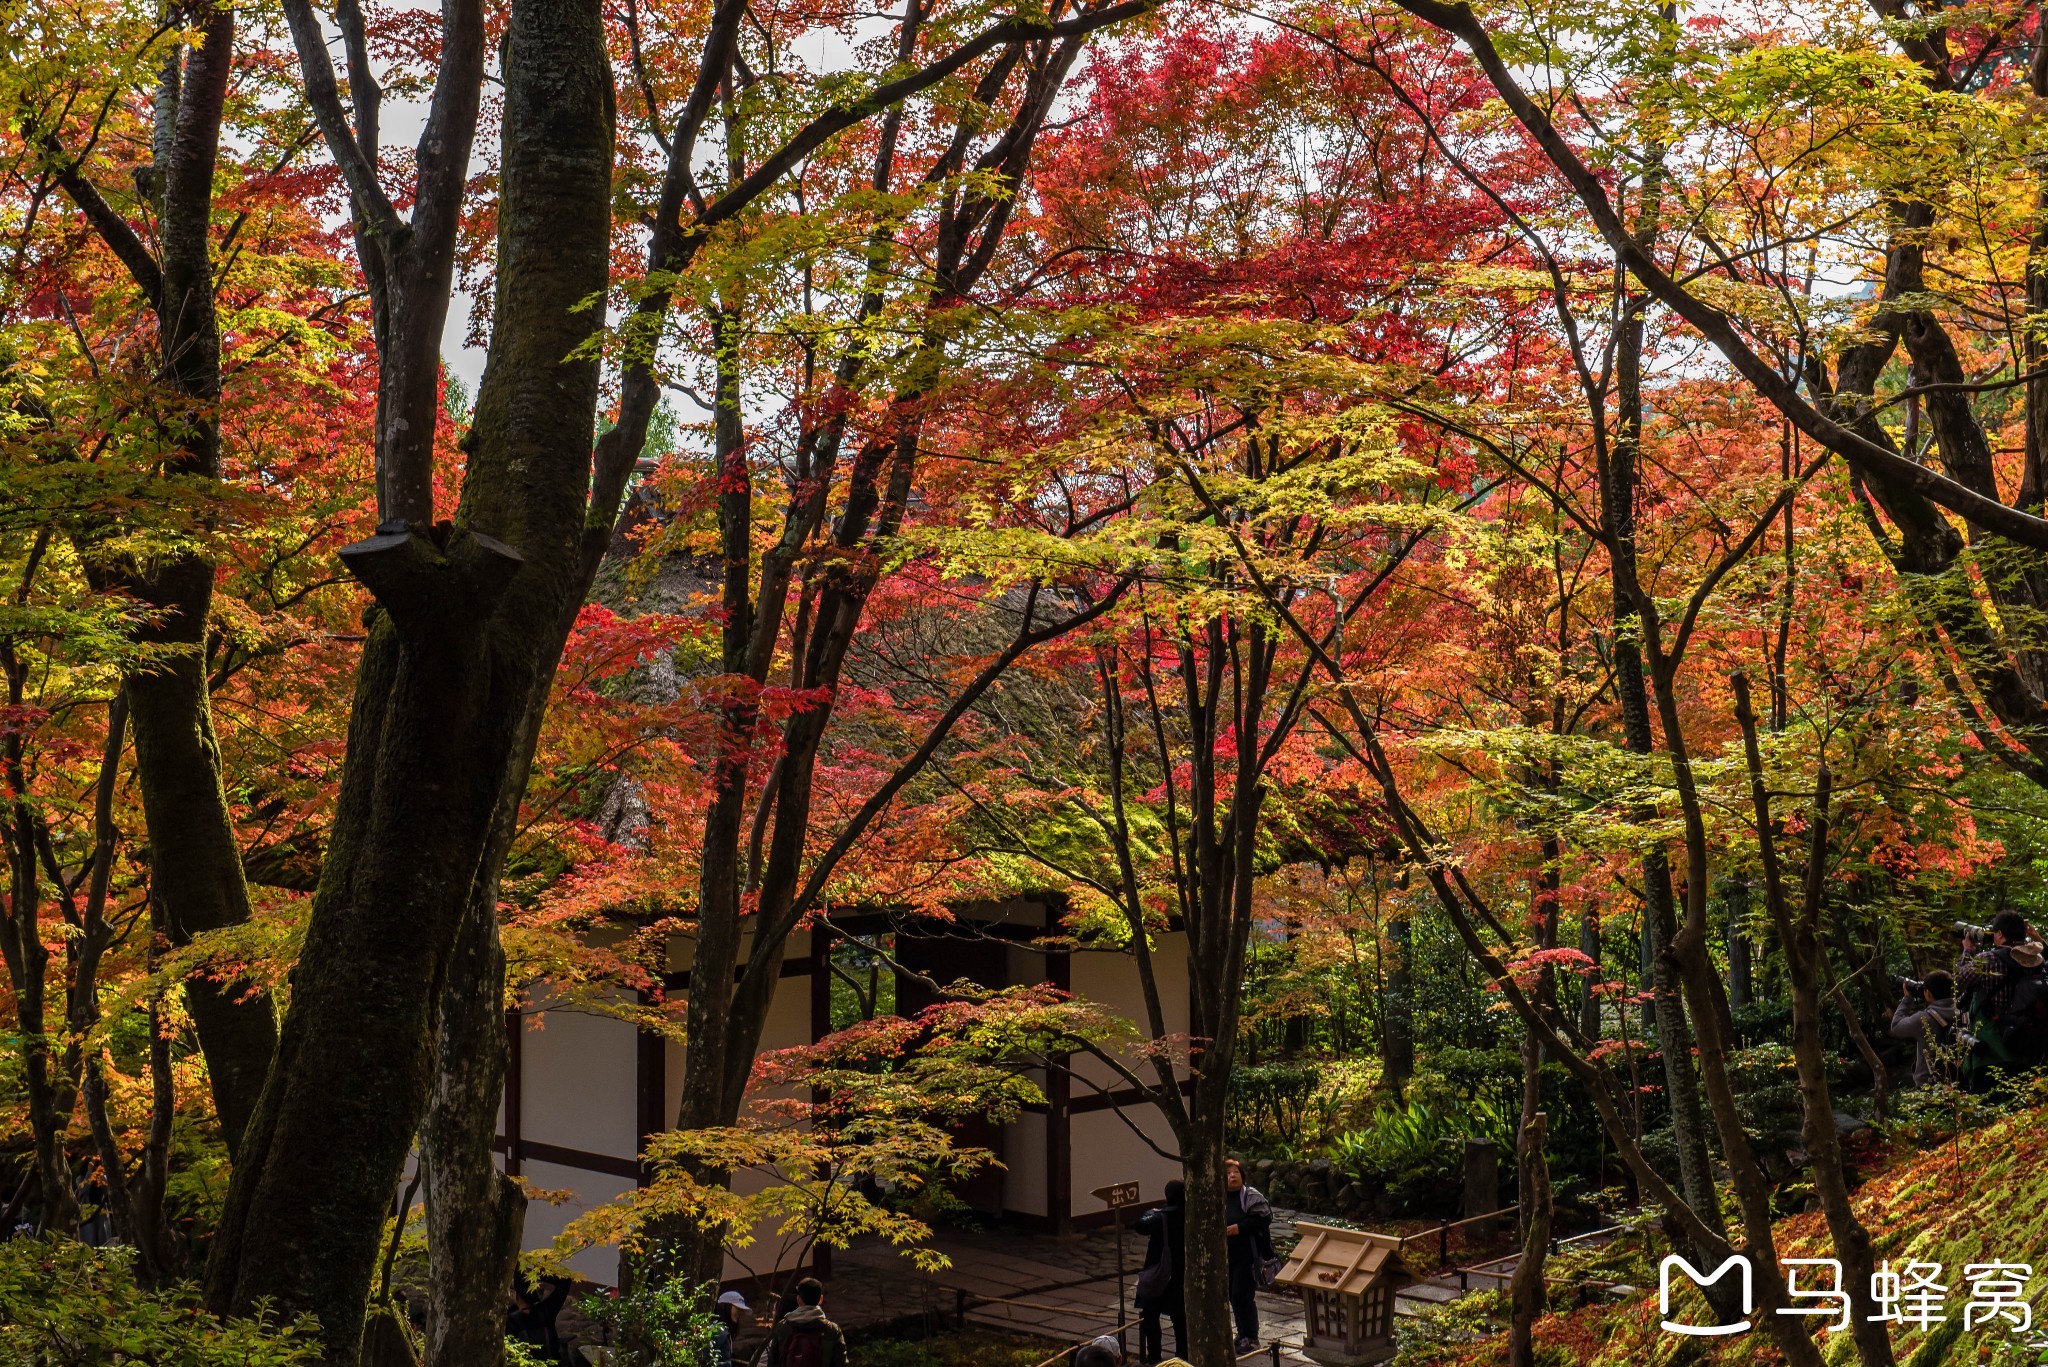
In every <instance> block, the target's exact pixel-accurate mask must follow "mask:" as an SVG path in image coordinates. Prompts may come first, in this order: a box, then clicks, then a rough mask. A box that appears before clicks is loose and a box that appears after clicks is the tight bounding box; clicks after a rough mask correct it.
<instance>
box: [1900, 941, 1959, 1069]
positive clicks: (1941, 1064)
mask: <svg viewBox="0 0 2048 1367" xmlns="http://www.w3.org/2000/svg"><path fill="white" fill-rule="evenodd" d="M1891 1034H1892V1038H1893V1039H1909V1040H1911V1041H1913V1085H1914V1086H1915V1087H1926V1086H1929V1085H1931V1084H1933V1083H1936V1082H1954V1081H1955V1080H1956V1067H1955V1062H1956V1060H1955V1054H1956V1004H1955V986H1954V983H1953V981H1952V980H1951V979H1950V977H1949V975H1948V974H1946V973H1943V972H1941V971H1940V970H1938V969H1937V970H1936V971H1934V972H1932V973H1930V974H1928V975H1927V978H1926V981H1924V982H1923V981H1920V980H1919V979H1916V978H1901V979H1899V1004H1898V1006H1897V1007H1896V1008H1894V1010H1893V1011H1892V1026H1891Z"/></svg>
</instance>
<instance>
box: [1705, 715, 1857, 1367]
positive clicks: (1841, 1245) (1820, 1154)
mask: <svg viewBox="0 0 2048 1367" xmlns="http://www.w3.org/2000/svg"><path fill="white" fill-rule="evenodd" d="M1735 706H1736V720H1737V721H1738V722H1739V723H1740V724H1741V727H1742V736H1743V748H1744V754H1745V758H1746V760H1747V761H1748V766H1749V784H1750V801H1751V805H1752V807H1753V808H1754V810H1755V813H1756V823H1757V842H1758V850H1759V853H1760V855H1761V857H1762V861H1763V872H1764V897H1765V901H1766V904H1767V905H1768V906H1769V908H1770V912H1771V920H1772V921H1773V923H1774V924H1775V925H1776V927H1777V930H1778V936H1779V939H1780V940H1781V941H1782V942H1783V945H1784V949H1785V976H1786V979H1787V981H1788V983H1789V984H1790V987H1791V993H1792V1058H1793V1062H1794V1065H1795V1066H1796V1068H1797V1070H1798V1075H1799V1101H1800V1126H1799V1132H1800V1139H1801V1141H1802V1142H1803V1143H1804V1144H1805V1146H1806V1157H1807V1162H1808V1164H1809V1165H1810V1166H1811V1168H1812V1171H1813V1186H1814V1192H1815V1194H1816V1195H1818V1196H1819V1197H1820V1203H1821V1210H1822V1211H1823V1212H1824V1213H1825V1215H1826V1217H1827V1223H1828V1233H1829V1235H1830V1236H1831V1237H1832V1238H1833V1240H1834V1245H1835V1256H1836V1258H1837V1259H1839V1260H1840V1263H1841V1276H1842V1289H1843V1290H1845V1291H1847V1292H1848V1293H1849V1301H1850V1307H1851V1313H1852V1327H1851V1333H1852V1334H1853V1335H1854V1337H1855V1340H1856V1352H1857V1356H1858V1358H1859V1359H1860V1360H1861V1361H1862V1362H1863V1364H1864V1367H1892V1363H1893V1360H1894V1359H1893V1356H1892V1347H1891V1338H1890V1336H1889V1335H1888V1334H1887V1333H1886V1332H1885V1326H1884V1324H1883V1323H1882V1322H1879V1321H1878V1320H1877V1319H1876V1315H1875V1311H1876V1306H1875V1304H1874V1302H1873V1301H1872V1300H1871V1296H1870V1277H1871V1273H1872V1272H1873V1271H1875V1270H1876V1258H1875V1254H1874V1252H1873V1250H1872V1247H1871V1242H1870V1231H1869V1230H1867V1229H1865V1228H1864V1227H1863V1222H1862V1221H1861V1220H1860V1219H1858V1218H1857V1216H1856V1210H1855V1206H1854V1203H1853V1201H1852V1200H1851V1197H1850V1194H1849V1184H1848V1180H1847V1177H1846V1175H1845V1173H1844V1172H1843V1168H1842V1148H1841V1143H1840V1140H1839V1137H1838V1136H1837V1135H1836V1133H1835V1106H1834V1099H1833V1097H1832V1096H1831V1095H1830V1093H1829V1089H1828V1077H1827V1050H1826V1048H1825V1046H1824V1045H1823V1044H1822V1042H1821V1033H1820V1021H1821V991H1822V988H1821V981H1820V955H1821V954H1822V953H1823V952H1824V951H1823V950H1822V948H1821V944H1820V936H1819V925H1820V914H1821V908H1822V905H1823V903H1824V902H1825V900H1826V889H1827V867H1826V866H1827V858H1828V804H1829V798H1830V788H1831V779H1830V776H1829V773H1828V769H1827V765H1826V764H1825V762H1823V763H1822V765H1821V768H1820V772H1819V774H1818V780H1819V781H1818V784H1817V785H1816V791H1815V795H1814V802H1813V812H1812V816H1811V825H1810V838H1809V844H1808V848H1807V858H1806V879H1805V899H1804V900H1805V905H1804V906H1803V907H1802V908H1801V909H1800V912H1799V914H1798V916H1797V917H1796V919H1795V917H1794V915H1793V913H1792V910H1791V908H1790V906H1789V905H1788V901H1787V898H1786V896H1785V888H1784V877H1783V874H1782V873H1781V872H1780V868H1779V861H1778V855H1777V833H1776V830H1775V828H1774V826H1773V824H1772V819H1771V810H1770V798H1769V795H1768V791H1767V789H1766V788H1765V786H1764V769H1763V756H1762V751H1761V749H1760V747H1759V745H1758V743H1757V731H1756V717H1755V714H1754V713H1753V712H1752V711H1751V709H1750V700H1749V682H1748V680H1747V679H1745V678H1743V677H1742V676H1741V675H1737V676H1736V678H1735Z"/></svg>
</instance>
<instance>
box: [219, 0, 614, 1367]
mask: <svg viewBox="0 0 2048 1367" xmlns="http://www.w3.org/2000/svg"><path fill="white" fill-rule="evenodd" d="M503 66H504V81H505V112H504V156H503V161H502V165H503V172H502V185H503V191H502V197H501V200H500V206H499V247H498V294H497V304H496V315H495V316H496V328H495V331H494V333H493V336H492V341H491V354H490V361H489V363H488V366H487V368H486V370H485V374H484V379H483V383H482V385H481V387H480V391H479V395H478V401H477V408H476V415H475V419H474V422H473V425H472V427H471V431H470V438H469V456H470V459H469V462H468V468H467V471H466V474H465V479H464V484H463V493H462V502H461V506H460V507H459V508H458V510H457V515H456V519H455V522H454V524H453V525H452V526H449V525H447V524H443V525H441V526H438V527H436V528H434V529H433V531H432V534H431V535H429V534H427V529H426V528H423V527H414V526H402V525H399V524H386V525H385V527H384V528H382V529H380V534H379V535H378V536H376V537H373V538H371V539H370V540H368V541H365V542H361V543H358V544H357V545H356V546H353V547H350V548H349V550H348V551H347V552H346V553H345V559H346V562H347V563H348V565H349V568H350V569H351V571H352V572H353V573H355V574H356V575H357V577H358V578H360V579H361V580H363V582H364V583H365V584H366V585H368V586H369V588H370V590H371V592H372V593H373V594H374V595H375V597H376V599H377V607H376V608H375V609H374V610H373V611H372V613H371V614H370V616H371V626H370V632H369V639H368V641H367V642H366V643H365V645H364V650H363V664H362V668H361V672H360V674H359V677H358V683H357V689H356V696H355V702H354V707H353V710H352V712H351V718H350V727H349V748H348V755H349V760H348V765H347V768H346V770H345V772H344V774H343V779H342V788H341V794H340V798H339V801H338V803H337V809H336V816H335V822H334V831H333V835H332V837H331V839H330V843H329V848H328V852H327V857H326V860H325V863H324V865H323V867H322V873H321V883H320V889H319V892H318V893H317V894H316V895H315V898H314V906H313V917H312V922H311V925H310V926H309V928H308V931H307V936H306V944H305V948H304V950H303V952H302V954H301V957H300V960H299V965H298V968H297V969H296V970H295V971H294V973H293V996H292V1005H291V1010H290V1013H289V1014H288V1015H287V1017H286V1020H285V1023H284V1028H283V1031H282V1034H281V1038H280V1041H279V1048H278V1059H277V1065H276V1068H275V1069H274V1071H273V1073H272V1075H271V1078H270V1082H269V1085H268V1086H267V1087H266V1088H265V1090H264V1093H263V1097H262V1100H261V1103H260V1104H259V1106H258V1108H257V1111H256V1114H255V1116H254V1118H253V1119H252V1121H251V1124H250V1129H249V1136H248V1144H247V1153H246V1154H245V1156H244V1159H243V1161H242V1162H240V1163H238V1164H237V1165H236V1168H235V1174H234V1180H233V1183H232V1184H231V1186H230V1188H229V1194H228V1202H227V1208H226V1210H225V1212H224V1217H223V1220H222V1224H221V1230H220V1234H219V1236H218V1239H217V1241H216V1244H215V1248H214V1254H213V1259H212V1263H211V1265H210V1267H209V1269H208V1294H209V1300H210V1301H211V1303H212V1305H213V1306H214V1308H215V1309H216V1310H218V1311H223V1312H232V1313H243V1314H246V1313H249V1312H250V1311H251V1310H252V1309H253V1308H254V1307H255V1305H256V1303H257V1302H258V1301H260V1300H263V1299H265V1298H268V1300H269V1301H270V1302H271V1306H272V1309H273V1310H274V1311H277V1312H282V1313H285V1314H290V1313H294V1312H299V1311H310V1312H312V1313H313V1314H315V1315H317V1316H318V1317H319V1319H320V1322H321V1331H322V1339H323V1342H324V1348H325V1352H326V1357H327V1360H328V1361H329V1362H330V1363H335V1364H349V1363H353V1362H355V1361H356V1359H357V1355H358V1352H359V1350H360V1344H361V1338H362V1328H363V1317H364V1307H365V1303H366V1300H367V1296H368V1292H369V1288H370V1281H371V1275H372V1272H373V1270H374V1266H375V1263H376V1259H377V1253H378V1246H379V1235H380V1233H381V1231H382V1229H383V1225H384V1218H385V1214H386V1208H387V1205H388V1202H389V1200H390V1195H391V1192H392V1190H393V1189H394V1187H395V1186H396V1185H397V1181H398V1178H399V1174H400V1172H401V1171H402V1169H403V1166H404V1162H405V1158H406V1154H407V1152H408V1150H409V1149H410V1148H411V1146H412V1144H413V1141H414V1138H415V1135H416V1133H417V1131H418V1128H419V1125H420V1122H421V1120H422V1118H423V1115H424V1112H425V1109H426V1104H427V1099H428V1095H429V1091H430V1085H431V1083H432V1073H433V1068H434V1055H435V1042H436V1033H437V1028H438V1019H437V1018H438V1016H439V1013H440V1007H441V1004H442V1002H443V999H444V995H445V994H446V993H447V992H448V991H449V989H450V981H449V978H450V973H451V968H452V967H453V965H452V964H451V960H452V959H453V956H454V951H455V949H456V947H457V942H458V938H459V932H460V930H461V927H462V924H463V921H464V919H465V914H466V912H467V910H468V909H469V907H470V905H471V901H472V898H473V897H474V896H475V894H476V890H477V887H478V885H479V883H480V882H488V881H489V875H490V873H491V871H490V870H487V869H485V868H484V867H483V865H484V860H485V856H486V853H487V849H488V844H489V840H490V834H491V830H492V819H493V814H494V812H495V811H496V810H497V804H498V801H499V797H500V794H501V793H502V791H503V789H504V786H505V783H506V781H507V778H508V775H509V773H510V771H511V768H512V766H513V765H514V763H515V760H516V753H517V748H518V743H519V740H520V734H521V725H522V721H523V719H524V717H525V716H526V714H527V710H528V707H529V705H530V700H531V698H532V696H533V693H534V691H535V689H536V688H537V687H544V686H545V681H544V678H543V676H544V675H545V674H546V673H547V672H549V670H550V669H551V667H552V660H551V658H550V654H549V643H550V640H551V637H552V633H553V631H554V629H555V626H556V624H557V623H558V622H559V621H560V620H561V618H562V617H563V615H564V613H565V611H567V610H568V604H569V600H571V599H572V598H573V597H575V596H576V594H578V593H579V592H580V590H581V585H582V583H584V582H585V580H584V578H583V569H582V566H583V554H582V552H583V545H584V530H585V528H584V523H585V519H586V516H591V517H595V516H598V515H600V514H601V513H602V511H603V510H597V509H592V508H591V507H590V506H589V493H590V487H591V450H592V446H591V442H592V434H593V429H594V425H595V424H594V413H595V407H596V401H597V381H598V375H597V364H596V362H595V361H594V360H591V359H587V358H585V357H583V356H581V355H580V354H579V352H580V349H581V348H582V347H583V346H584V345H585V344H586V343H587V342H588V340H589V339H590V338H591V337H592V336H593V335H594V334H595V332H596V331H597V329H598V327H599V326H600V324H601V322H602V319H601V311H599V310H594V309H588V308H586V307H585V304H586V302H587V301H588V300H589V299H590V298H591V297H592V296H594V295H597V294H599V293H600V292H601V291H602V290H603V288H604V286H605V282H606V278H607V264H608V263H607V249H608V245H609V235H610V227H611V221H610V219H611V215H610V210H611V203H610V188H611V174H610V172H611V154H612V129H611V83H610V68H609V65H608V62H607V59H606V56H605V50H604V44H603V33H602V20H601V15H600V13H599V8H598V6H597V5H596V4H595V3H594V0H521V3H518V4H515V6H514V8H513V12H512V17H511V22H510V26H509V28H508V31H507V34H506V38H505V47H504V59H503ZM605 521H606V522H607V524H608V522H609V518H608V517H607V518H606V519H605ZM468 966H470V967H475V966H476V965H475V964H474V962H470V963H469V965H468Z"/></svg>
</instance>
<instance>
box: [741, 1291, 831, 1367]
mask: <svg viewBox="0 0 2048 1367" xmlns="http://www.w3.org/2000/svg"><path fill="white" fill-rule="evenodd" d="M848 1364H849V1359H848V1358H847V1355H846V1335H845V1334H843V1333H841V1332H840V1330H839V1326H838V1325H836V1324H834V1323H833V1322H832V1321H831V1320H828V1319H826V1318H825V1284H824V1283H823V1282H821V1281H819V1280H818V1279H817V1278H816V1277H806V1278H804V1279H803V1280H802V1281H800V1282H798V1283H797V1284H796V1309H794V1310H792V1311H790V1312H789V1313H788V1314H786V1315H784V1316H783V1317H782V1318H781V1319H779V1320H777V1321H775V1332H774V1333H772V1334H770V1335H769V1336H768V1346H767V1347H766V1348H764V1349H762V1350H761V1356H760V1358H759V1360H758V1361H757V1362H756V1364H755V1367H848Z"/></svg>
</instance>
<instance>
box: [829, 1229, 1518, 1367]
mask: <svg viewBox="0 0 2048 1367" xmlns="http://www.w3.org/2000/svg"><path fill="white" fill-rule="evenodd" d="M1294 1219H1295V1213H1294V1212H1292V1211H1280V1210H1276V1211H1275V1212H1274V1222H1273V1235H1274V1238H1275V1240H1276V1241H1278V1242H1279V1243H1280V1244H1281V1246H1282V1247H1286V1246H1287V1245H1289V1244H1291V1243H1292V1242H1293V1235H1294ZM1124 1238H1125V1258H1126V1260H1127V1262H1126V1268H1127V1277H1135V1276H1136V1275H1137V1263H1138V1261H1139V1260H1140V1259H1141V1258H1142V1257H1143V1255H1144V1247H1145V1246H1144V1240H1142V1239H1141V1238H1139V1237H1138V1236H1136V1235H1134V1234H1130V1233H1128V1232H1127V1233H1126V1234H1125V1236H1124ZM934 1244H935V1246H936V1247H937V1248H938V1249H939V1251H941V1252H943V1253H944V1254H945V1255H946V1256H947V1257H949V1258H950V1259H952V1264H953V1265H952V1266H951V1267H950V1268H948V1269H946V1270H944V1271H941V1272H938V1273H935V1274H932V1275H930V1276H927V1275H926V1274H924V1273H921V1272H919V1271H918V1270H917V1269H916V1268H915V1267H914V1266H913V1265H912V1264H911V1263H910V1261H909V1260H908V1259H906V1258H904V1257H902V1256H901V1255H899V1254H898V1253H897V1252H896V1251H895V1250H893V1249H891V1248H889V1247H888V1246H886V1245H883V1244H873V1245H863V1246H860V1247H856V1248H853V1249H849V1250H846V1251H844V1252H840V1253H836V1254H834V1256H833V1259H832V1279H831V1283H830V1290H829V1293H828V1302H829V1304H830V1305H831V1308H832V1315H833V1318H835V1319H836V1320H838V1321H839V1322H840V1323H841V1324H844V1325H846V1326H847V1327H848V1328H857V1327H861V1326H878V1325H882V1324H886V1323H889V1322H891V1321H895V1320H899V1319H910V1318H914V1317H917V1316H919V1315H925V1316H929V1317H931V1318H933V1319H935V1320H937V1321H939V1322H942V1323H948V1324H951V1323H957V1322H959V1321H960V1318H961V1311H962V1306H963V1297H964V1306H965V1313H964V1322H965V1323H966V1324H967V1325H970V1326H975V1327H982V1328H990V1329H1002V1330H1007V1331H1010V1332H1012V1333H1021V1334H1029V1335H1032V1336H1034V1337H1039V1338H1043V1339H1046V1340H1047V1341H1048V1342H1049V1344H1051V1345H1054V1346H1060V1345H1072V1344H1079V1343H1084V1342H1086V1341H1087V1340H1088V1339H1090V1338H1093V1337H1094V1336H1095V1335H1097V1334H1108V1333H1114V1332H1115V1331H1116V1326H1117V1248H1116V1234H1115V1231H1114V1230H1112V1229H1100V1230H1092V1231H1090V1232H1088V1233H1086V1234H1075V1235H1067V1236H1064V1237H1057V1238H1056V1237H1053V1236H1050V1235H1033V1234H1022V1233H1017V1232H1014V1231H1004V1230H996V1231H961V1230H946V1231H942V1232H941V1233H940V1234H939V1235H938V1237H937V1238H936V1239H935V1240H934ZM1483 1266H1484V1269H1485V1270H1484V1271H1482V1272H1481V1273H1480V1274H1479V1275H1476V1276H1470V1277H1468V1278H1467V1282H1468V1284H1469V1285H1468V1289H1470V1290H1473V1291H1479V1290H1491V1289H1493V1288H1494V1287H1495V1286H1498V1285H1505V1284H1506V1282H1505V1278H1506V1277H1507V1276H1508V1275H1509V1273H1511V1272H1512V1262H1511V1261H1510V1262H1508V1263H1506V1264H1505V1265H1501V1264H1485V1265H1483ZM1462 1294H1464V1290H1461V1288H1460V1286H1459V1283H1458V1279H1457V1278H1456V1277H1455V1276H1451V1277H1433V1278H1428V1279H1425V1280H1423V1281H1419V1282H1416V1283H1414V1284H1412V1285H1410V1286H1408V1287H1406V1288H1404V1289H1403V1290H1402V1291H1401V1293H1400V1295H1399V1297H1398V1298H1397V1299H1396V1301H1395V1309H1396V1313H1398V1314H1401V1315H1415V1314H1419V1313H1420V1312H1421V1311H1422V1310H1423V1309H1424V1308H1425V1307H1426V1306H1427V1305H1429V1304H1431V1303H1442V1302H1444V1301H1450V1300H1456V1299H1457V1298H1458V1297H1459V1296H1460V1295H1462ZM1126 1295H1128V1288H1127V1289H1126ZM1126 1314H1127V1317H1128V1318H1130V1319H1132V1320H1135V1319H1136V1312H1135V1311H1130V1310H1128V1309H1127V1311H1126ZM1303 1327H1304V1326H1303V1322H1302V1305H1301V1302H1300V1300H1298V1299H1297V1298H1295V1297H1293V1296H1282V1295H1275V1294H1273V1293H1271V1292H1264V1291H1262V1292H1260V1293H1259V1331H1260V1334H1259V1336H1260V1341H1261V1344H1262V1346H1261V1348H1260V1350H1259V1351H1258V1352H1257V1353H1256V1354H1252V1355H1249V1356H1247V1357H1246V1358H1245V1359H1244V1361H1245V1362H1246V1363H1248V1364H1250V1363H1269V1362H1271V1361H1273V1355H1272V1349H1271V1346H1270V1345H1271V1344H1272V1343H1274V1342H1275V1341H1276V1340H1277V1341H1278V1342H1279V1343H1280V1344H1281V1352H1280V1357H1279V1361H1280V1362H1282V1363H1285V1364H1289V1365H1290V1367H1294V1365H1295V1364H1303V1363H1306V1362H1307V1359H1306V1358H1304V1357H1302V1356H1301V1355H1300V1354H1299V1352H1297V1351H1295V1345H1298V1344H1300V1342H1301V1337H1302V1330H1303ZM1130 1342H1131V1344H1132V1346H1133V1347H1134V1348H1135V1346H1136V1343H1137V1332H1136V1330H1135V1329H1134V1330H1132V1331H1131V1335H1130ZM1049 1351H1050V1349H1049Z"/></svg>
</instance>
